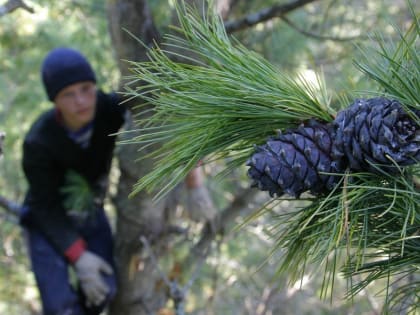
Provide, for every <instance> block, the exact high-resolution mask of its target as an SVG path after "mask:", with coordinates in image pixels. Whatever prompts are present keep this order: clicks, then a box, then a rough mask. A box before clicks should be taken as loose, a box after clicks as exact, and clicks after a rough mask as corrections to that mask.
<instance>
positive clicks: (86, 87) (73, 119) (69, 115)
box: [54, 81, 96, 131]
mask: <svg viewBox="0 0 420 315" xmlns="http://www.w3.org/2000/svg"><path fill="white" fill-rule="evenodd" d="M54 104H55V107H56V109H57V110H58V111H59V112H60V113H61V116H62V118H63V121H64V124H65V125H66V127H67V128H69V129H70V130H73V131H75V130H78V129H80V128H82V127H83V126H85V125H86V124H88V123H89V122H91V121H92V120H93V118H94V116H95V109H96V84H95V83H94V82H91V81H83V82H77V83H74V84H71V85H69V86H67V87H65V88H64V89H62V90H61V91H60V92H59V93H58V94H57V96H56V97H55V99H54Z"/></svg>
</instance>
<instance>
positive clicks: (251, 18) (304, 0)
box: [225, 0, 316, 33]
mask: <svg viewBox="0 0 420 315" xmlns="http://www.w3.org/2000/svg"><path fill="white" fill-rule="evenodd" d="M315 1H316V0H297V1H294V2H289V3H286V4H277V5H274V6H272V7H269V8H265V9H262V10H261V11H259V12H256V13H252V14H249V15H247V16H245V17H243V18H242V19H239V20H235V21H227V22H226V23H225V29H226V32H227V33H233V32H236V31H239V30H242V29H245V28H248V27H250V26H253V25H256V24H258V23H261V22H265V21H268V20H270V19H272V18H275V17H281V16H284V15H285V14H288V13H289V12H291V11H293V10H296V9H298V8H300V7H303V6H304V5H306V4H308V3H311V2H315Z"/></svg>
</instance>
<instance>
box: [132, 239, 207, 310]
mask: <svg viewBox="0 0 420 315" xmlns="http://www.w3.org/2000/svg"><path fill="white" fill-rule="evenodd" d="M140 241H141V242H142V244H143V246H144V247H145V249H146V251H148V252H149V255H150V259H151V260H152V263H153V264H154V265H155V267H156V269H157V271H158V272H159V274H160V277H161V278H162V280H163V282H164V283H165V284H166V286H167V287H168V288H169V295H170V297H171V299H172V300H173V301H174V308H175V312H176V315H184V314H185V310H184V308H185V304H184V302H185V296H186V294H187V292H188V290H189V289H190V288H191V286H192V285H193V283H194V281H195V280H196V279H197V278H198V275H199V274H200V271H201V269H202V267H203V264H204V261H205V258H206V257H207V255H208V248H207V250H206V252H205V253H203V255H202V256H201V257H200V260H199V261H198V263H197V264H196V266H195V270H194V272H193V274H192V276H191V278H190V280H189V281H188V282H187V284H186V285H185V286H184V287H180V286H179V284H178V282H177V281H176V280H173V281H171V280H170V279H169V278H168V276H167V275H166V274H165V273H164V272H163V270H162V269H161V268H160V266H159V264H158V261H157V258H156V255H155V254H154V252H153V250H152V248H151V245H150V243H149V241H148V240H147V238H146V237H144V236H141V237H140Z"/></svg>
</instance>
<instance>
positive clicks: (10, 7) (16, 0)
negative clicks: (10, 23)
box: [0, 0, 35, 17]
mask: <svg viewBox="0 0 420 315" xmlns="http://www.w3.org/2000/svg"><path fill="white" fill-rule="evenodd" d="M19 8H20V9H24V10H26V11H28V12H30V13H34V12H35V11H34V9H33V8H31V7H30V6H28V5H27V4H26V3H25V2H23V0H9V1H7V2H6V3H5V4H3V5H1V6H0V17H1V16H4V15H6V14H9V13H12V12H13V11H15V10H17V9H19Z"/></svg>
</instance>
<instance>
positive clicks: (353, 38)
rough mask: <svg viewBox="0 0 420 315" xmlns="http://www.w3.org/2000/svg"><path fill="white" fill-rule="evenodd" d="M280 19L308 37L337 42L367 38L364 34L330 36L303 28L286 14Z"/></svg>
mask: <svg viewBox="0 0 420 315" xmlns="http://www.w3.org/2000/svg"><path fill="white" fill-rule="evenodd" d="M280 19H282V20H283V21H284V22H285V23H286V24H287V25H289V26H290V27H291V28H292V29H294V30H295V31H297V32H299V33H301V34H302V35H305V36H306V37H311V38H314V39H317V40H331V41H335V42H346V41H352V40H355V39H367V36H362V35H356V36H348V37H338V36H328V35H321V34H316V33H313V32H310V31H306V30H304V29H301V28H300V27H298V26H297V25H296V24H295V23H293V22H292V21H291V20H289V19H288V18H287V17H285V16H280Z"/></svg>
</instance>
